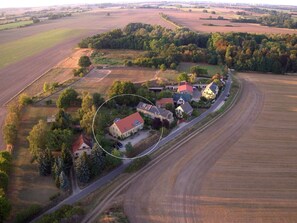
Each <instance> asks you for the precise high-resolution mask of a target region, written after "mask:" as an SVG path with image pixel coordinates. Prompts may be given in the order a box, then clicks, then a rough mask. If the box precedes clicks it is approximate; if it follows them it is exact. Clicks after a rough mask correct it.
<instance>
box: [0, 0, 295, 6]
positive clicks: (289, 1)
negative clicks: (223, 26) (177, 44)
mask: <svg viewBox="0 0 297 223" xmlns="http://www.w3.org/2000/svg"><path fill="white" fill-rule="evenodd" d="M144 1H145V0H0V8H8V7H34V6H36V7H38V6H50V5H64V4H94V3H96V4H97V3H130V2H144ZM147 1H151V2H152V1H162V0H147ZM168 1H170V0H168ZM192 1H193V2H194V1H195V0H192ZM179 2H182V0H181V1H179ZM185 2H186V1H185ZM213 2H216V3H221V2H230V3H249V4H282V5H297V1H296V0H282V1H280V0H213Z"/></svg>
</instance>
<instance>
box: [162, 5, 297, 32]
mask: <svg viewBox="0 0 297 223" xmlns="http://www.w3.org/2000/svg"><path fill="white" fill-rule="evenodd" d="M201 11H202V10H201ZM201 11H198V12H197V11H193V12H184V11H168V12H166V14H167V15H168V16H169V17H170V18H171V20H172V21H174V22H177V23H178V24H180V25H182V26H185V27H187V28H190V29H192V30H195V31H199V32H207V33H209V32H249V33H283V34H286V33H289V34H292V33H297V31H296V30H294V29H286V28H277V27H268V26H261V25H259V24H253V23H232V22H230V21H228V20H201V19H200V18H208V17H209V16H212V17H213V18H216V17H218V16H223V17H224V18H234V11H233V13H232V14H231V11H230V12H220V11H218V9H214V11H218V13H217V14H215V15H213V14H210V13H202V12H201ZM208 11H212V9H208ZM203 24H212V26H206V25H203Z"/></svg>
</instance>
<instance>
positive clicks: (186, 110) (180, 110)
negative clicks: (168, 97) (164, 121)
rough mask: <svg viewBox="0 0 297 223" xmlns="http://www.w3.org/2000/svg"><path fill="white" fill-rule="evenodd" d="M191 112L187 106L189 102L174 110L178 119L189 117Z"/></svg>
mask: <svg viewBox="0 0 297 223" xmlns="http://www.w3.org/2000/svg"><path fill="white" fill-rule="evenodd" d="M192 112H193V108H192V106H191V105H190V104H189V102H185V103H184V104H181V105H180V106H178V107H177V108H176V109H175V114H176V116H177V117H179V118H183V116H184V114H187V115H188V116H191V115H192Z"/></svg>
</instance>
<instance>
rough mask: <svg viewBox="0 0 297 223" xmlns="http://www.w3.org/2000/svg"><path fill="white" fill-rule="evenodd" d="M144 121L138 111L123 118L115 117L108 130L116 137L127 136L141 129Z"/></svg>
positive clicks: (122, 137)
mask: <svg viewBox="0 0 297 223" xmlns="http://www.w3.org/2000/svg"><path fill="white" fill-rule="evenodd" d="M143 125H144V121H143V119H142V117H141V115H140V114H139V113H138V112H135V113H133V114H132V115H129V116H127V117H125V118H123V119H119V118H118V119H115V120H114V122H113V124H112V125H111V126H110V127H109V132H110V134H111V135H112V136H114V137H117V138H121V139H124V138H127V137H129V136H131V135H132V134H135V133H136V132H138V131H140V130H141V129H143Z"/></svg>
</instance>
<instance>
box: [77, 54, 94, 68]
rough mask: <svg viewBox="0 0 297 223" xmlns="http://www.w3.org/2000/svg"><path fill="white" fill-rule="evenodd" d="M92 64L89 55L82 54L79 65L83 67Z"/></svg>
mask: <svg viewBox="0 0 297 223" xmlns="http://www.w3.org/2000/svg"><path fill="white" fill-rule="evenodd" d="M91 64H92V62H91V60H90V58H89V57H88V56H81V57H80V58H79V61H78V65H79V66H81V67H88V66H90V65H91Z"/></svg>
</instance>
